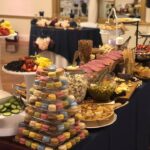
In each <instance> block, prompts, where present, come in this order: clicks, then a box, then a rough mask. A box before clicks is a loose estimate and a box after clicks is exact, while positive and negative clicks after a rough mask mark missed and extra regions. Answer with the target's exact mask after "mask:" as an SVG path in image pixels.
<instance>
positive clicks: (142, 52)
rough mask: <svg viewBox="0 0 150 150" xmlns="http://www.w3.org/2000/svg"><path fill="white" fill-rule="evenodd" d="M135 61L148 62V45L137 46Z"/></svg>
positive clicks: (149, 53) (149, 46)
mask: <svg viewBox="0 0 150 150" xmlns="http://www.w3.org/2000/svg"><path fill="white" fill-rule="evenodd" d="M136 59H137V60H150V45H138V46H137V48H136Z"/></svg>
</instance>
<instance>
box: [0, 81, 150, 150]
mask: <svg viewBox="0 0 150 150" xmlns="http://www.w3.org/2000/svg"><path fill="white" fill-rule="evenodd" d="M149 91H150V82H145V83H144V84H143V85H142V86H140V87H139V88H138V89H137V90H136V91H135V93H134V94H133V96H132V97H131V99H130V103H129V104H128V105H127V106H125V107H122V108H120V109H118V110H117V111H116V114H117V121H116V122H115V123H114V124H113V125H111V126H108V127H104V128H99V129H91V130H89V131H90V135H89V137H88V138H87V139H85V140H84V141H83V142H81V143H79V144H78V145H76V146H75V147H74V148H73V150H147V149H148V146H149V138H150V119H149V118H150V109H149V108H150V100H149V97H150V92H149ZM12 139H13V138H0V145H1V148H2V149H3V150H28V148H25V147H23V146H20V145H18V144H15V143H13V142H12Z"/></svg>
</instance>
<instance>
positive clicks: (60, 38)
mask: <svg viewBox="0 0 150 150" xmlns="http://www.w3.org/2000/svg"><path fill="white" fill-rule="evenodd" d="M47 36H49V37H51V38H52V39H53V41H54V44H55V45H54V47H53V48H50V49H49V50H50V51H52V52H54V53H56V54H59V55H61V56H63V57H65V58H66V59H67V60H68V62H70V63H72V61H73V55H74V52H75V51H76V50H77V49H78V40H81V39H90V40H93V45H94V47H99V45H102V39H101V36H100V30H99V29H92V28H83V29H74V30H71V29H68V30H64V29H57V28H43V27H37V26H36V25H31V32H30V43H29V55H34V54H35V52H36V50H37V48H36V47H35V44H34V42H35V40H36V38H37V37H47Z"/></svg>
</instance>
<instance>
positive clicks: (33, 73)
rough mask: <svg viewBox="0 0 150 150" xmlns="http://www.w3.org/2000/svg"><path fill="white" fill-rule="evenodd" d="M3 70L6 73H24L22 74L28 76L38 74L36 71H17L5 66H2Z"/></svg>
mask: <svg viewBox="0 0 150 150" xmlns="http://www.w3.org/2000/svg"><path fill="white" fill-rule="evenodd" d="M2 70H3V71H4V72H5V73H8V74H12V75H22V76H25V75H26V76H31V75H36V72H16V71H11V70H7V69H5V67H4V66H3V67H2Z"/></svg>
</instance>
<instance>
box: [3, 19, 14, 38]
mask: <svg viewBox="0 0 150 150" xmlns="http://www.w3.org/2000/svg"><path fill="white" fill-rule="evenodd" d="M11 34H15V31H14V30H13V28H12V26H11V24H10V22H9V21H5V20H1V21H0V36H9V35H11Z"/></svg>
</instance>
